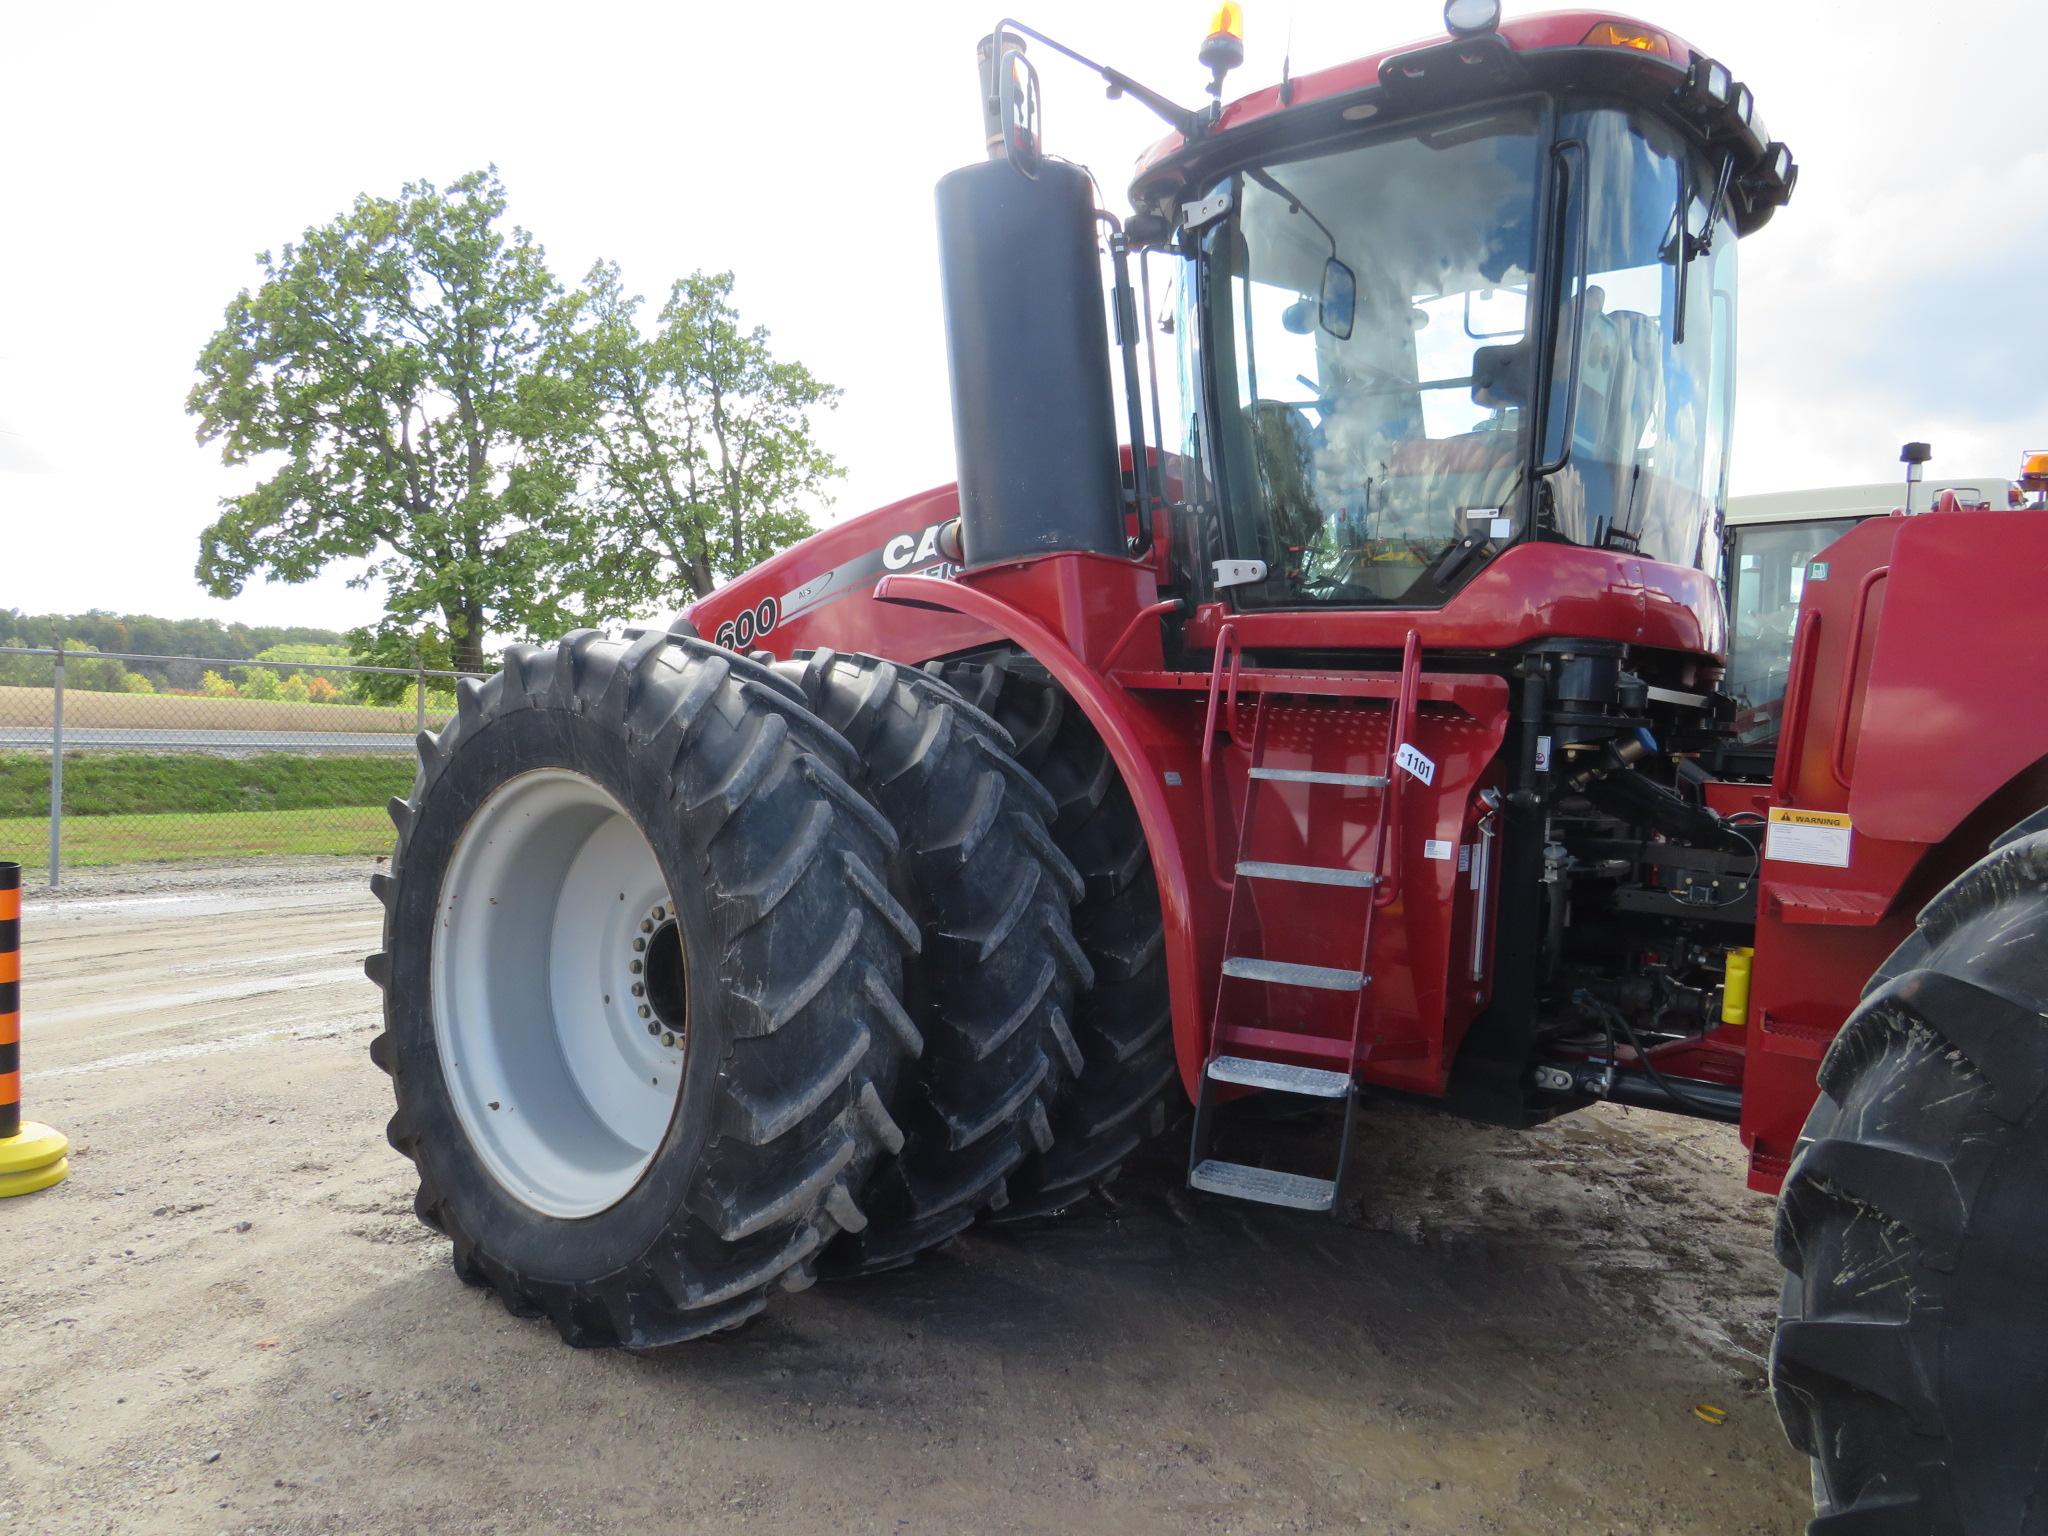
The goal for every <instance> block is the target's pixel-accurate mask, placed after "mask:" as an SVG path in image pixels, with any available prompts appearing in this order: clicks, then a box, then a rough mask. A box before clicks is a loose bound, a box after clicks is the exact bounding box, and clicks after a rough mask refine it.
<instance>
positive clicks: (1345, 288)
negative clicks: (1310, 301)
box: [1316, 256, 1358, 341]
mask: <svg viewBox="0 0 2048 1536" xmlns="http://www.w3.org/2000/svg"><path fill="white" fill-rule="evenodd" d="M1357 314H1358V274H1357V273H1355V272H1353V271H1352V270H1351V269H1350V268H1349V267H1347V266H1345V265H1344V263H1343V262H1341V261H1339V260H1338V259H1337V258H1336V257H1334V256H1332V257H1331V258H1330V259H1329V260H1328V261H1326V262H1324V263H1323V291H1322V295H1321V297H1319V298H1318V299H1317V300H1316V324H1318V325H1320V326H1321V327H1322V328H1323V329H1324V330H1326V331H1328V332H1329V333H1330V334H1331V335H1332V336H1334V337H1336V338H1337V339H1338V340H1339V341H1349V340H1350V339H1351V324H1352V321H1353V320H1354V319H1355V318H1356V317H1357Z"/></svg>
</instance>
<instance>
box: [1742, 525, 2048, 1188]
mask: <svg viewBox="0 0 2048 1536" xmlns="http://www.w3.org/2000/svg"><path fill="white" fill-rule="evenodd" d="M1823 568H1824V571H1825V574H1824V575H1823V574H1822V571H1823ZM1810 571H1811V574H1810V575H1809V578H1808V580H1807V582H1806V586H1805V589H1804V592H1803V594H1802V596H1801V599H1800V619H1799V637H1798V639H1797V641H1796V642H1795V645H1794V652H1793V677H1792V681H1791V685H1790V687H1789V688H1788V690H1787V696H1786V701H1785V717H1784V727H1783V734H1782V735H1781V737H1780V744H1779V758H1778V768H1777V780H1776V784H1775V786H1774V792H1773V802H1774V803H1775V804H1776V805H1778V806H1781V807H1787V808H1796V809H1798V810H1802V811H1820V812H1832V813H1838V814H1841V815H1846V816H1847V817H1848V818H1849V824H1850V831H1849V853H1848V864H1847V866H1846V867H1835V866H1833V865H1830V864H1824V863H1815V862H1808V861H1806V860H1805V859H1791V858H1784V857H1770V858H1766V859H1765V860H1764V865H1763V881H1762V889H1761V894H1760V897H1759V900H1758V904H1757V938H1756V961H1755V970H1754V974H1753V977H1752V981H1751V991H1750V1010H1749V1018H1750V1024H1749V1028H1750V1035H1751V1044H1752V1047H1753V1049H1752V1050H1751V1051H1750V1053H1749V1057H1748V1061H1747V1063H1746V1067H1745V1072H1744V1076H1743V1106H1742V1133H1743V1139H1744V1141H1745V1142H1746V1143H1747V1144H1748V1146H1749V1148H1750V1182H1751V1184H1752V1185H1753V1186H1755V1187H1757V1188H1759V1189H1775V1188H1776V1187H1777V1185H1778V1182H1779V1181H1780V1180H1781V1179H1782V1177H1783V1175H1784V1172H1785V1167H1786V1164H1787V1162H1788V1160H1789V1159H1790V1157H1791V1154H1792V1150H1793V1147H1794V1145H1795V1143H1796V1141H1797V1139H1798V1134H1799V1128H1800V1126H1801V1125H1802V1124H1803V1123H1804V1121H1805V1118H1806V1114H1807V1111H1808V1110H1809V1109H1810V1108H1812V1105H1813V1100H1814V1097H1815V1094H1816V1092H1817V1089H1816V1085H1815V1080H1814V1074H1815V1070H1816V1067H1817V1065H1818V1063H1819V1061H1820V1058H1821V1057H1822V1056H1823V1055H1824V1054H1825V1053H1826V1051H1827V1047H1828V1045H1829V1044H1830V1043H1831V1042H1832V1041H1833V1039H1834V1037H1835V1033H1836V1031H1838V1030H1839V1029H1840V1028H1841V1026H1842V1022H1843V1020H1844V1019H1845V1018H1847V1017H1848V1014H1849V1012H1850V1010H1851V1009H1852V1008H1854V1007H1855V1005H1856V1000H1857V998H1858V997H1859V996H1860V994H1861V992H1862V989H1863V986H1864V983H1865V982H1867V981H1868V980H1869V978H1870V975H1871V973H1872V972H1873V971H1874V970H1875V969H1876V968H1877V966H1878V965H1879V964H1880V963H1882V961H1883V960H1884V958H1885V956H1886V955H1887V954H1889V953H1890V952H1891V951H1892V949H1893V948H1895V947H1896V946H1897V945H1898V943H1899V942H1900V941H1901V940H1902V939H1903V938H1905V936H1906V935H1907V934H1908V933H1910V932H1911V931H1912V926H1913V918H1914V916H1915V914H1916V913H1917V912H1918V910H1919V908H1920V907H1921V906H1922V905H1923V904H1924V903H1925V902H1926V900H1927V899H1928V898H1929V897H1930V896H1932V895H1933V894H1934V892H1935V891H1936V890H1938V889H1939V888H1940V886H1941V884H1942V883H1943V882H1945V881H1946V880H1948V879H1950V878H1952V877H1953V876H1954V875H1955V874H1956V873H1958V872H1959V871H1960V870H1961V869H1962V868H1964V867H1965V866H1966V865H1968V864H1969V863H1970V862H1971V861H1972V860H1974V859H1975V858H1977V857H1978V856H1979V855H1980V854H1982V853H1983V852H1984V849H1985V846H1986V843H1987V841H1988V839H1989V838H1990V837H1993V836H1995V835H1997V833H1998V832H2000V831H2003V830H2004V828H2005V827H2006V826H2007V825H2009V824H2010V823H2011V822H2013V821H2017V820H2018V819H2019V818H2020V817H2021V816H2023V815H2025V814H2026V813H2027V812H2028V811H2030V810H2032V809H2035V808H2037V807H2039V806H2040V805H2042V804H2043V803H2048V675H2044V673H2043V671H2042V669H2041V667H2040V664H2039V656H2038V653H2037V650H2036V647H2035V644H2034V640H2035V638H2036V635H2037V633H2038V628H2039V621H2038V617H2037V616H2038V615H2039V614H2040V613H2041V612H2042V605H2043V604H2042V596H2041V594H2042V592H2043V590H2044V584H2048V516H2043V515H2037V514H2031V513H2014V512H2003V513H1940V514H1926V515H1923V516H1920V517H1915V518H1904V517H1891V518H1876V519H1873V520H1871V521H1870V522H1867V523H1864V524H1862V525H1860V526H1859V527H1856V528H1854V529H1851V530H1850V531H1849V532H1848V533H1846V534H1844V535H1843V536H1842V537H1841V538H1840V539H1838V540H1837V541H1836V542H1835V543H1833V544H1831V545H1829V546H1828V548H1826V549H1825V550H1823V551H1821V553H1820V555H1819V557H1818V558H1817V559H1816V560H1815V562H1814V564H1813V566H1812V567H1810ZM2029 621H2031V622H2029Z"/></svg>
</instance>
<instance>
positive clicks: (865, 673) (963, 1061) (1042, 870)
mask: <svg viewBox="0 0 2048 1536" xmlns="http://www.w3.org/2000/svg"><path fill="white" fill-rule="evenodd" d="M777 670H778V671H779V672H780V673H781V674H782V675H783V676H784V677H786V678H788V679H790V680H791V681H792V682H795V683H797V684H798V685H799V686H800V687H801V689H802V691H803V696H804V698H805V699H806V700H807V701H808V702H809V704H810V706H811V708H812V709H813V710H814V711H815V712H816V713H817V714H818V715H819V716H820V717H821V718H822V719H824V720H825V721H826V722H827V723H829V724H830V725H832V726H833V727H834V728H835V729H836V730H838V731H839V732H840V733H841V734H843V735H844V736H845V737H846V739H847V740H848V741H850V742H851V743H852V744H853V748H854V750H855V752H856V753H858V754H859V758H860V763H861V768H860V773H859V775H858V776H857V777H856V779H855V783H856V784H857V785H858V786H859V787H860V788H861V789H862V790H863V791H864V792H866V793H867V794H868V795H869V796H870V797H871V798H872V799H873V800H874V802H875V804H876V805H877V806H879V807H880V809H881V811H882V813H883V814H884V815H885V816H887V817H888V819H889V823H890V825H891V826H893V827H894V828H895V829H896V834H897V838H898V841H899V844H900V849H899V852H898V855H897V858H896V861H895V865H894V868H893V871H892V873H893V875H894V879H893V880H892V889H893V890H894V891H895V893H896V895H897V897H898V898H899V899H900V900H901V901H902V903H903V904H904V906H905V907H906V908H908V909H909V911H910V912H911V914H912V915H913V916H914V917H915V918H916V920H917V924H918V928H919V930H920V932H921V934H922V936H923V946H922V950H921V952H920V954H919V955H918V957H917V958H916V959H915V960H914V961H912V962H911V963H910V964H909V966H908V967H907V968H906V971H905V978H904V998H905V1001H906V1003H907V1004H908V1005H909V1009H910V1016H911V1018H912V1019H913V1020H914V1021H915V1023H916V1025H917V1028H918V1029H919V1031H921V1032H922V1034H923V1037H924V1041H925V1050H924V1053H923V1055H922V1056H921V1057H920V1059H919V1061H918V1064H917V1067H916V1069H915V1071H914V1072H912V1073H909V1074H906V1075H905V1077H904V1079H903V1081H902V1083H901V1084H900V1085H899V1088H898V1094H897V1100H896V1102H895V1103H894V1104H892V1105H891V1108H892V1109H893V1110H894V1111H895V1116H896V1120H897V1123H898V1124H900V1125H901V1126H902V1127H903V1134H904V1145H903V1150H902V1152H901V1153H900V1154H899V1155H898V1156H896V1157H895V1158H893V1159H891V1160H890V1161H888V1162H886V1163H885V1164H884V1165H883V1166H882V1167H881V1169H880V1170H879V1171H878V1173H877V1175H876V1178H875V1182H874V1183H873V1185H871V1186H870V1189H869V1193H868V1197H867V1199H866V1200H865V1202H864V1206H865V1209H866V1211H867V1215H868V1224H867V1226H866V1227H865V1228H863V1229H862V1230H861V1231H859V1232H857V1233H852V1232H850V1233H848V1234H846V1235H845V1236H844V1237H842V1238H840V1239H839V1241H838V1243H837V1244H836V1245H835V1246H834V1248H833V1249H832V1251H831V1252H830V1253H828V1254H827V1255H826V1257H825V1270H826V1272H828V1273H854V1272H867V1271H872V1270H880V1269H889V1268H893V1267H894V1266H896V1265H899V1264H902V1263H905V1262H907V1261H908V1260H909V1259H910V1258H912V1257H913V1256H914V1255H915V1254H917V1253H919V1252H920V1251H922V1250H924V1249H926V1248H930V1247H933V1246H935V1245H937V1244H939V1243H942V1242H944V1241H946V1240H947V1239H948V1238H950V1237H952V1236H954V1235H955V1234H956V1233H958V1232H960V1231H962V1230H963V1229H965V1228H966V1227H967V1226H969V1225H970V1224H972V1222H973V1221H974V1219H975V1217H976V1216H977V1215H979V1214H980V1213H981V1212H982V1211H984V1210H987V1209H990V1208H992V1207H1000V1206H1002V1205H1003V1204H1004V1203H1005V1202H1006V1201H1007V1200H1008V1198H1009V1195H1008V1189H1007V1182H1006V1181H1007V1180H1008V1178H1009V1177H1010V1175H1011V1174H1012V1172H1013V1171H1014V1170H1015V1169H1016V1168H1017V1167H1018V1165H1019V1164H1020V1163H1022V1162H1023V1161H1024V1160H1025V1158H1026V1157H1027V1155H1031V1156H1037V1155H1041V1154H1042V1153H1043V1152H1045V1151H1046V1150H1047V1149H1048V1148H1049V1147H1050V1146H1051V1145H1052V1136H1053V1131H1052V1126H1051V1122H1050V1119H1049V1117H1048V1114H1047V1108H1046V1105H1047V1102H1048V1101H1050V1100H1051V1099H1053V1097H1054V1096H1055V1095H1056V1094H1057V1092H1058V1090H1059V1086H1060V1085H1061V1084H1062V1083H1063V1082H1065V1081H1066V1080H1067V1079H1068V1078H1069V1077H1070V1076H1071V1075H1072V1074H1073V1073H1074V1072H1075V1071H1076V1070H1077V1069H1078V1068H1079V1067H1080V1064H1081V1057H1080V1052H1079V1048H1078V1047H1077V1045H1076V1044H1075V1041H1074V1036H1073V1034H1072V1032H1071V1029H1070V1027H1069V1025H1068V1020H1069V1019H1070V1018H1071V1017H1072V1016H1073V1013H1074V996H1075V993H1076V991H1077V990H1079V991H1085V990H1086V989H1087V987H1088V985H1089V983H1090V981H1091V980H1092V973H1091V970H1090V967H1089V964H1088V961H1087V959H1086V957H1085V956H1084V954H1083V953H1082V950H1081V947H1080V945H1079V944H1078V943H1076V942H1075V939H1074V934H1073V930H1072V927H1071V926H1070V924H1069V918H1068V909H1069V907H1070V906H1071V904H1072V903H1073V902H1074V901H1076V900H1078V899H1079V897H1080V895H1081V878H1080V876H1079V875H1078V874H1077V873H1076V872H1075V870H1074V867H1073V865H1072V864H1070V863H1069V862H1068V861H1067V857H1066V855H1064V854H1063V853H1061V852H1060V851H1059V849H1058V848H1057V847H1055V846H1054V844H1053V840H1052V836H1051V833H1050V831H1049V823H1050V822H1051V820H1052V817H1053V813H1054V809H1055V807H1054V805H1053V801H1052V797H1051V796H1050V795H1048V794H1047V793H1046V792H1045V790H1044V789H1043V788H1042V787H1040V785H1039V783H1038V781H1037V780H1036V779H1034V778H1033V777H1032V776H1031V775H1030V774H1029V773H1028V772H1026V771H1025V770H1024V769H1023V768H1022V767H1020V766H1019V765H1018V763H1017V762H1016V760H1015V759H1014V758H1013V757H1012V756H1011V755H1010V747H1011V743H1010V738H1009V737H1008V736H1007V735H1006V734H1005V733H1004V731H1003V729H1002V727H1001V726H999V725H998V724H996V722H995V721H994V720H992V719H990V718H989V717H988V716H986V715H984V714H983V713H982V712H981V711H980V710H978V709H976V708H974V707H973V706H972V705H971V704H969V703H968V702H967V701H966V700H965V699H963V698H961V697H960V695H959V694H957V693H956V692H954V691H953V690H952V689H951V688H949V687H947V686H946V685H945V684H944V683H942V682H940V681H939V680H938V679H936V678H933V677H928V676H926V675H925V674H924V673H923V672H920V671H918V670H917V669H916V668H914V667H903V666H898V665H896V664H895V663H893V662H889V661H883V660H879V659H877V658H875V657H872V656H847V655H841V654H839V653H837V652H834V651H830V650H819V651H813V652H810V653H808V654H801V655H799V656H798V657H797V658H796V659H795V660H792V661H789V662H785V663H783V664H782V665H781V666H780V667H778V668H777Z"/></svg>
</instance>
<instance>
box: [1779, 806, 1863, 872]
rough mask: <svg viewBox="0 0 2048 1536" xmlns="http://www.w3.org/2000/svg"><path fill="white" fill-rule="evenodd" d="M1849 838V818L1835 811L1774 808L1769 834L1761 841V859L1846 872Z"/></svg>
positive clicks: (1785, 807)
mask: <svg viewBox="0 0 2048 1536" xmlns="http://www.w3.org/2000/svg"><path fill="white" fill-rule="evenodd" d="M1849 837H1850V823H1849V818H1848V817H1847V816H1844V815H1843V814H1842V813H1841V812H1839V811H1796V810H1793V809H1792V808H1791V807H1789V806H1783V805H1774V806H1772V807H1771V825H1770V830H1769V831H1768V832H1767V833H1766V834H1765V838H1764V857H1765V858H1767V859H1776V860H1777V861H1778V862H1779V863H1781V864H1825V865H1827V866H1828V867H1829V868H1831V869H1847V868H1848V867H1849Z"/></svg>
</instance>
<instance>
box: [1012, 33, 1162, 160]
mask: <svg viewBox="0 0 2048 1536" xmlns="http://www.w3.org/2000/svg"><path fill="white" fill-rule="evenodd" d="M1005 32H1021V33H1022V34H1023V35H1024V36H1026V37H1031V38H1036V39H1037V40H1038V41H1039V42H1041V43H1043V44H1045V46H1046V47H1048V48H1050V49H1052V50H1053V51H1054V52H1055V53H1061V54H1065V55H1066V56H1067V57H1068V58H1070V59H1072V60H1073V61H1074V62H1075V63H1076V64H1079V65H1080V66H1081V67H1082V68H1083V69H1088V70H1093V71H1094V72H1095V73H1096V74H1098V75H1100V76H1101V77H1102V78H1103V80H1104V81H1105V82H1106V83H1107V84H1108V86H1109V94H1110V95H1111V96H1128V97H1130V98H1131V99H1132V100H1133V101H1136V102H1138V103H1140V104H1141V105H1143V106H1145V107H1147V108H1149V109H1150V110H1151V111H1152V112H1153V113H1155V114H1156V115H1157V116H1159V117H1160V118H1162V119H1164V120H1165V122H1166V124H1167V126H1168V127H1170V128H1172V129H1173V130H1174V132H1176V133H1178V134H1179V135H1180V136H1181V137H1182V138H1184V139H1189V140H1193V139H1196V138H1199V137H1200V136H1201V128H1202V115H1201V114H1200V113H1198V112H1194V111H1191V110H1189V109H1188V108H1187V107H1183V106H1180V105H1178V104H1177V103H1175V102H1172V101H1169V100H1168V99H1167V98H1166V97H1164V96H1162V95H1160V94H1159V93H1158V92H1157V91H1155V90H1153V89H1152V88H1151V87H1150V86H1148V85H1142V84H1140V83H1139V82H1138V81H1136V80H1133V79H1132V78H1131V77H1130V76H1129V75H1127V74H1125V73H1124V72H1123V71H1122V70H1120V69H1112V68H1110V66H1109V65H1107V64H1098V63H1096V62H1095V61H1094V60H1093V59H1091V58H1089V57H1088V56H1087V55H1086V54H1084V53H1077V52H1075V51H1074V50H1073V49H1072V48H1069V47H1068V46H1067V45H1066V44H1065V43H1062V42H1059V41H1057V40H1056V39H1054V38H1050V37H1047V36H1046V35H1045V34H1044V33H1043V32H1040V31H1038V30H1037V29H1035V28H1033V27H1027V26H1025V25H1024V23H1023V22H1021V21H1012V20H1010V19H1009V18H1008V17H1004V18H1003V20H1002V21H1001V22H1000V23H998V24H997V26H996V30H995V35H996V37H997V38H998V39H1000V38H1001V37H1002V35H1003V34H1004V33H1005ZM997 47H998V51H999V52H1000V49H1001V45H1000V42H999V43H998V45H997Z"/></svg>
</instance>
